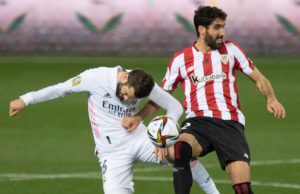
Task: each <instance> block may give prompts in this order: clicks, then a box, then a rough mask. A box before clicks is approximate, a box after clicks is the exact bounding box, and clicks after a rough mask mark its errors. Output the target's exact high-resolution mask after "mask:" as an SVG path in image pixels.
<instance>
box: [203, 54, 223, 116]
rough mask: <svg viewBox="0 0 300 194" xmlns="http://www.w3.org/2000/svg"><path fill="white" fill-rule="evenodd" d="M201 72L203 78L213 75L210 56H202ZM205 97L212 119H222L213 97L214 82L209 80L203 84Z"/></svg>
mask: <svg viewBox="0 0 300 194" xmlns="http://www.w3.org/2000/svg"><path fill="white" fill-rule="evenodd" d="M202 64H203V72H204V76H209V75H211V74H212V73H213V67H212V59H211V54H210V53H209V54H203V61H202ZM205 97H206V102H207V105H208V108H209V110H211V111H212V113H213V117H214V118H220V119H221V118H222V113H221V111H220V110H219V108H218V104H217V101H216V97H215V91H214V81H213V80H209V81H206V82H205Z"/></svg>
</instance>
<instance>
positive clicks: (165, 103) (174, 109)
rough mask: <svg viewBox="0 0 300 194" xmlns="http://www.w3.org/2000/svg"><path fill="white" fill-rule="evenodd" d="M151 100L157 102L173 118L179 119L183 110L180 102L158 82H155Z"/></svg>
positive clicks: (150, 96)
mask: <svg viewBox="0 0 300 194" xmlns="http://www.w3.org/2000/svg"><path fill="white" fill-rule="evenodd" d="M149 100H152V101H153V102H154V103H155V104H157V105H158V106H160V107H161V108H163V109H165V110H166V111H167V115H168V116H169V117H171V118H173V119H174V120H175V121H178V120H179V118H180V116H181V114H182V112H183V108H182V106H181V104H180V102H179V101H178V100H176V98H174V97H173V96H172V95H171V94H169V93H168V92H166V91H164V90H163V89H162V88H161V87H159V86H158V85H157V84H155V86H154V87H153V89H152V91H151V92H150V95H149Z"/></svg>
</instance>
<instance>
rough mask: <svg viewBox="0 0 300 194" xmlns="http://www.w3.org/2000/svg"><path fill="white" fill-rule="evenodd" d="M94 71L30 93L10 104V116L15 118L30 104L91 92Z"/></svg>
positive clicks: (88, 71)
mask: <svg viewBox="0 0 300 194" xmlns="http://www.w3.org/2000/svg"><path fill="white" fill-rule="evenodd" d="M91 71H92V70H87V71H85V72H83V73H81V74H80V75H78V76H76V77H74V78H71V79H69V80H67V81H65V82H63V83H59V84H56V85H52V86H48V87H46V88H43V89H40V90H38V91H33V92H28V93H26V94H24V95H22V96H20V98H19V99H15V100H13V101H11V102H10V106H9V116H15V115H16V114H18V113H19V112H20V111H22V110H23V109H24V108H25V107H26V106H28V105H30V104H36V103H39V102H44V101H49V100H53V99H56V98H59V97H64V96H66V95H68V94H71V93H76V92H82V91H91V90H92V87H93V85H95V84H90V83H92V81H93V73H92V72H91Z"/></svg>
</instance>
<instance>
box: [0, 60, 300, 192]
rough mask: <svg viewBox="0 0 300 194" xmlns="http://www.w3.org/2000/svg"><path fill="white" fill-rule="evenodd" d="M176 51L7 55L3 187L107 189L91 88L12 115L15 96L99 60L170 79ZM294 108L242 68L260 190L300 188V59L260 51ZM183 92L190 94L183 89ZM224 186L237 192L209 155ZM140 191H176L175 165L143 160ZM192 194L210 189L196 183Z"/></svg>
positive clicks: (0, 86)
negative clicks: (269, 101) (266, 93)
mask: <svg viewBox="0 0 300 194" xmlns="http://www.w3.org/2000/svg"><path fill="white" fill-rule="evenodd" d="M168 60H169V59H168V58H163V57H161V58H155V57H153V58H150V57H25V56H23V57H17V56H6V57H4V56H2V57H0V69H1V70H0V96H1V101H0V103H1V105H0V194H40V193H43V194H83V193H84V194H86V193H88V194H91V193H103V192H102V184H101V179H100V177H101V176H100V170H99V167H98V163H97V158H96V157H95V156H94V155H93V149H94V143H93V139H92V133H91V129H90V124H89V121H88V116H87V95H86V94H74V95H70V96H67V97H65V98H61V99H58V100H54V101H51V102H45V103H41V104H37V105H32V106H30V107H28V108H26V109H25V110H24V111H23V112H22V113H21V114H19V115H18V116H17V117H14V118H9V117H8V114H7V113H8V105H9V101H10V100H12V99H15V98H18V96H19V95H21V94H23V93H25V92H28V91H32V90H37V89H39V88H42V87H45V86H48V85H52V84H55V83H58V82H62V81H65V80H66V79H68V78H70V77H73V76H75V75H77V74H78V73H80V72H82V71H83V70H85V69H88V68H91V67H97V66H114V65H116V64H122V65H123V66H124V67H126V68H133V67H139V68H143V69H145V70H147V71H149V72H150V73H151V74H152V75H154V76H155V79H156V80H157V82H160V80H161V79H162V77H163V75H164V72H165V68H166V67H165V66H166V64H167V63H168ZM253 60H254V62H255V63H256V64H257V66H258V67H259V68H260V70H261V71H262V72H263V73H264V74H265V75H266V76H267V77H268V78H269V80H270V81H271V82H272V84H273V86H274V89H275V91H276V93H277V96H278V98H279V99H280V100H281V101H282V102H283V104H284V105H285V107H286V109H287V114H288V115H287V118H286V119H284V120H276V119H274V118H273V117H272V116H271V115H270V114H269V113H267V111H266V104H265V99H264V97H262V96H261V94H260V93H259V92H258V90H257V89H256V87H255V85H254V84H253V83H252V82H251V81H249V80H248V79H247V78H246V77H245V76H243V75H242V74H238V85H239V89H240V100H241V104H242V108H243V111H244V113H245V115H246V119H247V126H246V134H247V137H248V141H249V144H250V148H251V153H252V161H253V163H252V168H251V170H252V181H253V189H254V191H255V193H264V194H271V193H272V194H291V193H293V194H296V193H300V173H299V172H300V120H299V115H300V111H299V109H300V82H299V73H300V58H298V59H296V58H273V59H272V58H253ZM175 95H176V97H177V98H178V99H182V95H181V89H180V88H179V89H178V90H177V92H175ZM201 161H202V162H203V164H204V165H205V166H206V167H207V169H208V171H209V172H210V174H211V176H212V177H213V178H214V180H215V181H216V184H217V186H218V188H219V189H220V191H221V193H224V194H225V193H233V192H232V190H231V185H230V183H229V179H228V177H227V175H226V174H225V173H224V172H223V171H221V169H220V168H219V166H218V162H217V159H216V157H215V154H214V153H212V154H210V155H208V156H207V157H204V158H203V159H201ZM134 177H135V190H136V193H138V194H159V193H160V194H171V193H173V189H172V181H171V180H172V177H171V168H170V167H164V168H162V167H157V166H153V165H145V164H138V165H137V166H136V167H135V176H134ZM191 193H192V194H196V193H203V192H202V191H200V190H199V188H198V187H197V186H196V185H194V186H193V188H192V192H191Z"/></svg>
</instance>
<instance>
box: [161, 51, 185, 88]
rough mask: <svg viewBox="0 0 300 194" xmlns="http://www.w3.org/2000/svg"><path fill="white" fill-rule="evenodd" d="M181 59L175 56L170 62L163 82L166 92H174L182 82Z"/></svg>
mask: <svg viewBox="0 0 300 194" xmlns="http://www.w3.org/2000/svg"><path fill="white" fill-rule="evenodd" d="M180 61H181V60H180V57H179V56H178V55H176V54H175V56H174V57H173V59H172V60H171V61H170V63H169V65H168V68H167V71H166V74H165V77H164V79H163V81H162V88H163V89H164V90H166V91H173V90H175V89H176V88H177V85H178V83H179V81H180V80H181V74H180V69H179V67H180Z"/></svg>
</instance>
